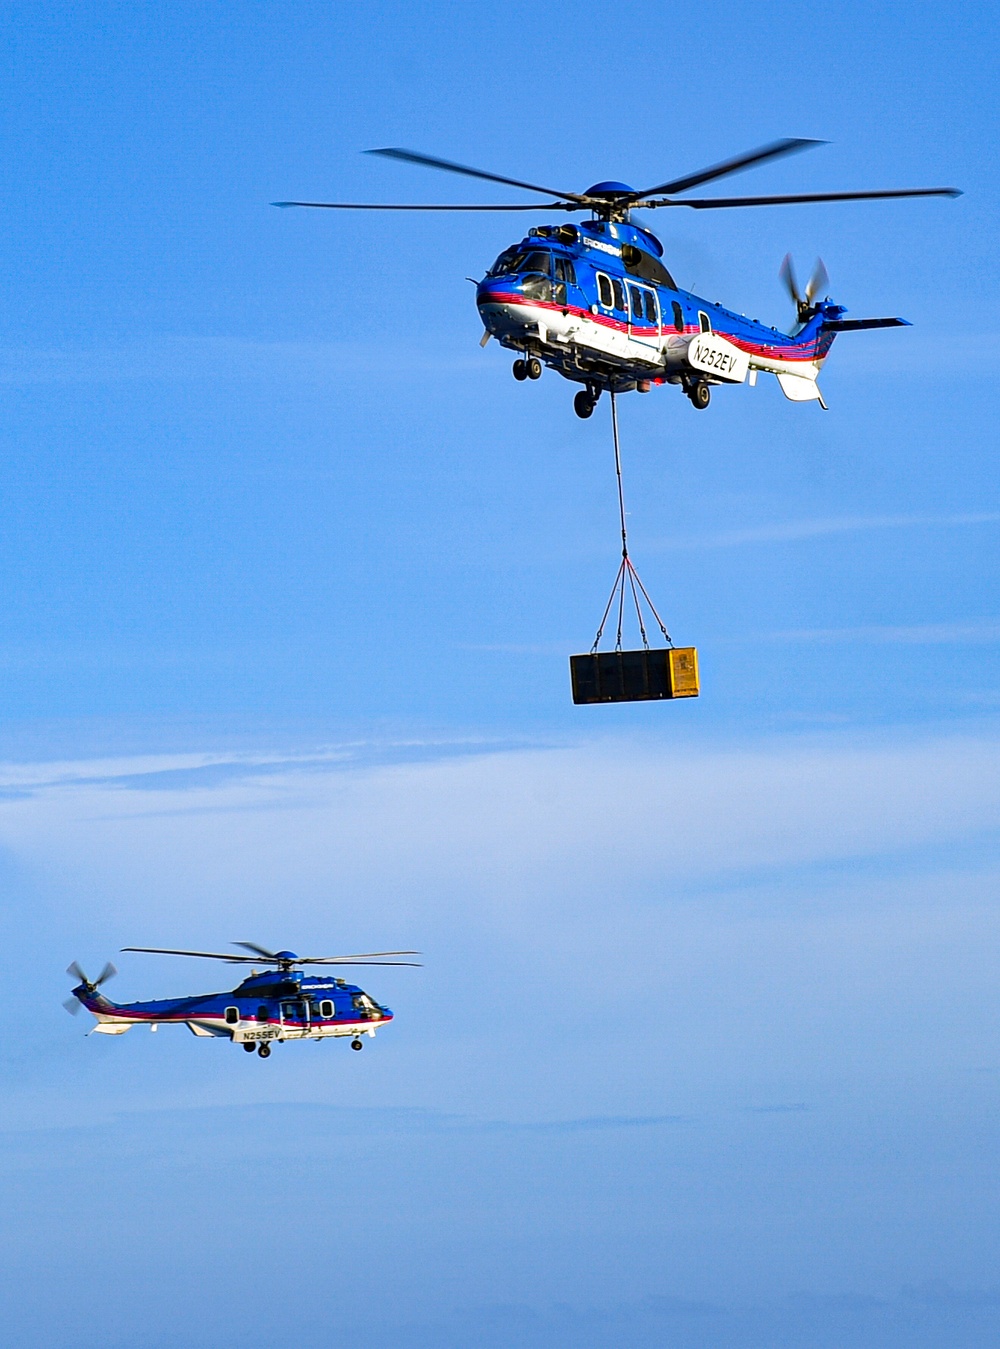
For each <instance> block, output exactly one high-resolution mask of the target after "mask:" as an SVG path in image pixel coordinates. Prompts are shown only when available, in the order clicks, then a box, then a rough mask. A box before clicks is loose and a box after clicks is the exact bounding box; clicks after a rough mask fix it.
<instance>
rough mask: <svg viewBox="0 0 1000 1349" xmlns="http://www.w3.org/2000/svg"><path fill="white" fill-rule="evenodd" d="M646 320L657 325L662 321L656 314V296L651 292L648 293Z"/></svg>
mask: <svg viewBox="0 0 1000 1349" xmlns="http://www.w3.org/2000/svg"><path fill="white" fill-rule="evenodd" d="M646 318H647V319H648V321H649V322H650V323H652V324H657V323H659V321H660V320H659V315H658V314H657V312H656V296H655V295H654V294H653V292H652V291H651V290H647V291H646Z"/></svg>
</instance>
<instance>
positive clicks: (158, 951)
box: [121, 946, 258, 965]
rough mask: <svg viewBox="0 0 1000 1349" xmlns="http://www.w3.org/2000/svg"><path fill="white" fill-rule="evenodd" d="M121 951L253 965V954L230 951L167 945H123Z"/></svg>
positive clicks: (256, 961) (254, 958)
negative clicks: (183, 948) (242, 954)
mask: <svg viewBox="0 0 1000 1349" xmlns="http://www.w3.org/2000/svg"><path fill="white" fill-rule="evenodd" d="M121 949H122V950H123V951H142V952H143V953H144V954H146V955H150V956H198V957H199V958H200V959H202V960H227V961H228V962H229V964H230V965H255V964H257V963H258V958H257V957H254V956H234V955H233V954H232V952H231V951H175V950H174V949H173V947H169V946H123V947H122V948H121Z"/></svg>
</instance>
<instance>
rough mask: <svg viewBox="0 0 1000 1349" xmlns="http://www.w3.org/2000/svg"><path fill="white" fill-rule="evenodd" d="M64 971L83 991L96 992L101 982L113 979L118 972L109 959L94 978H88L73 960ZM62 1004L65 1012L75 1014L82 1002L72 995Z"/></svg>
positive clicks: (104, 982)
mask: <svg viewBox="0 0 1000 1349" xmlns="http://www.w3.org/2000/svg"><path fill="white" fill-rule="evenodd" d="M66 973H67V974H68V975H69V976H70V978H71V979H76V981H77V987H78V988H80V989H82V990H83V991H84V992H85V993H96V992H97V990H98V989H99V988H100V986H101V985H102V984H106V983H107V982H108V980H109V979H113V978H114V977H115V975H116V974H117V973H118V971H117V970H116V969H115V967H114V965H112V963H111V961H110V960H109V961H107V963H106V964H105V966H104V969H103V970H101V972H100V974H99V975H98V976H97V978H96V979H88V978H87V976H86V975H85V974H84V972H83V970H82V969H81V968H80V966H79V965H78V964H77V962H76V961H75V960H74V961H73V963H72V964H71V965H70V966H69V967H68V968H67V970H66ZM63 1006H64V1007H65V1008H66V1010H67V1012H69V1013H70V1014H71V1015H72V1016H76V1014H77V1012H79V1010H80V1008H81V1006H82V1003H81V1002H80V1001H79V999H78V998H77V997H76V996H74V997H72V998H67V999H66V1001H65V1002H64V1003H63Z"/></svg>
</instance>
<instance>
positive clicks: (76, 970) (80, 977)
mask: <svg viewBox="0 0 1000 1349" xmlns="http://www.w3.org/2000/svg"><path fill="white" fill-rule="evenodd" d="M66 973H67V974H68V975H69V976H70V977H71V978H72V979H75V980H76V982H77V983H78V984H89V983H90V980H89V979H88V978H87V976H86V975H85V974H84V972H83V970H81V969H80V966H79V965H78V964H77V962H76V961H75V960H74V961H73V963H72V965H68V966H67V967H66Z"/></svg>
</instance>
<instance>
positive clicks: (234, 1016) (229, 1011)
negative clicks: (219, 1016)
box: [226, 1007, 240, 1026]
mask: <svg viewBox="0 0 1000 1349" xmlns="http://www.w3.org/2000/svg"><path fill="white" fill-rule="evenodd" d="M239 1019H240V1009H239V1008H238V1007H227V1008H226V1025H227V1026H235V1025H236V1023H237V1021H239Z"/></svg>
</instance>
